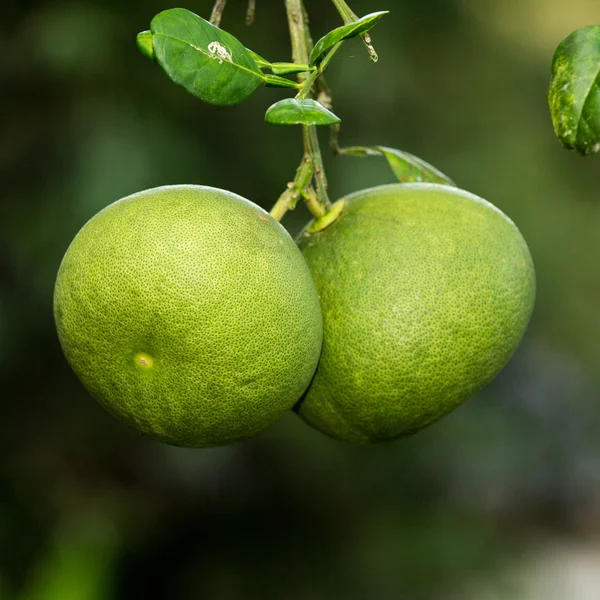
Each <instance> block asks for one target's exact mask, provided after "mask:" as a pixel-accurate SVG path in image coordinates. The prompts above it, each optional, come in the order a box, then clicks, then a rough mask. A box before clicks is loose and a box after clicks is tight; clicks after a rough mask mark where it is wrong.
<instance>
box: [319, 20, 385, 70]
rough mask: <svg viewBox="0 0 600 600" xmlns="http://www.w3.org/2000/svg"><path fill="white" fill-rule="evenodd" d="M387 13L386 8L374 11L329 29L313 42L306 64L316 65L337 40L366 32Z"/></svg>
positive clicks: (340, 40)
mask: <svg viewBox="0 0 600 600" xmlns="http://www.w3.org/2000/svg"><path fill="white" fill-rule="evenodd" d="M388 13H389V11H388V10H382V11H379V12H374V13H371V14H368V15H366V16H364V17H362V18H361V19H359V20H358V21H355V22H354V23H349V24H348V25H342V27H338V28H337V29H334V30H333V31H330V32H329V33H328V34H327V35H326V36H324V37H322V38H321V39H320V40H319V41H318V42H317V43H316V44H315V47H314V48H313V51H312V53H311V55H310V60H309V61H308V64H309V65H310V66H311V67H312V66H314V65H316V64H317V63H318V62H319V59H321V58H322V57H323V55H324V54H325V53H326V52H327V50H329V49H330V48H332V47H333V46H335V45H336V44H338V43H339V42H343V41H344V40H348V39H350V38H353V37H357V36H359V35H362V34H363V33H366V32H367V31H369V30H370V29H372V28H373V27H375V25H377V23H379V21H380V19H381V17H383V15H387V14H388Z"/></svg>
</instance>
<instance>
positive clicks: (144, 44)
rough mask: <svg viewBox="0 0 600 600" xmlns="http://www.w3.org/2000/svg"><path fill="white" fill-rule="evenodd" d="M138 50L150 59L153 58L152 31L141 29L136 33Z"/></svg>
mask: <svg viewBox="0 0 600 600" xmlns="http://www.w3.org/2000/svg"><path fill="white" fill-rule="evenodd" d="M136 42H137V47H138V50H139V51H140V52H141V53H142V54H143V55H144V56H146V57H147V58H149V59H150V60H154V47H153V46H152V32H151V31H142V32H141V33H138V35H137V39H136Z"/></svg>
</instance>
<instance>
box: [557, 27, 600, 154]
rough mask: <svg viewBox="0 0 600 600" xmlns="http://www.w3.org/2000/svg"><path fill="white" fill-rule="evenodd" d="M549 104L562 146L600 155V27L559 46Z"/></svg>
mask: <svg viewBox="0 0 600 600" xmlns="http://www.w3.org/2000/svg"><path fill="white" fill-rule="evenodd" d="M548 102H549V104H550V112H551V114H552V122H553V124H554V131H555V132H556V135H557V137H558V139H559V140H560V141H561V143H562V144H563V146H565V147H566V148H570V149H572V148H574V149H575V150H577V152H579V153H580V154H583V155H586V154H594V153H596V152H598V151H600V25H590V26H588V27H582V28H581V29H577V30H576V31H575V32H573V33H572V34H571V35H570V36H569V37H568V38H566V39H565V40H563V42H562V43H561V44H560V45H559V46H558V48H557V49H556V53H555V54H554V60H553V62H552V79H551V82H550V90H549V92H548Z"/></svg>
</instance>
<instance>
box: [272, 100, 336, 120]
mask: <svg viewBox="0 0 600 600" xmlns="http://www.w3.org/2000/svg"><path fill="white" fill-rule="evenodd" d="M265 120H266V122H267V123H270V124H271V125H335V124H337V123H341V119H340V118H339V117H337V116H336V115H334V114H333V113H332V112H331V111H330V110H328V109H326V108H325V107H324V106H323V105H322V104H319V103H318V102H317V101H316V100H310V99H309V100H296V99H294V98H288V99H286V100H281V101H279V102H276V103H275V104H273V106H271V108H269V110H268V111H267V114H266V115H265Z"/></svg>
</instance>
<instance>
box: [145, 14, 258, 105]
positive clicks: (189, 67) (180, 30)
mask: <svg viewBox="0 0 600 600" xmlns="http://www.w3.org/2000/svg"><path fill="white" fill-rule="evenodd" d="M150 28H151V33H152V46H153V49H154V57H155V60H156V62H158V64H159V65H160V66H161V67H162V69H163V70H164V71H165V73H166V74H167V75H168V76H169V77H170V78H171V79H172V80H173V81H174V82H175V83H177V84H179V85H181V86H183V87H184V88H185V89H186V90H187V91H188V92H189V93H190V94H192V95H194V96H196V97H197V98H200V99H201V100H203V101H204V102H208V103H210V104H218V105H222V106H227V105H231V104H237V103H239V102H242V101H243V100H245V99H246V98H247V97H248V96H250V95H251V94H252V93H253V92H254V91H255V90H256V88H257V87H258V86H260V85H261V84H263V83H265V75H264V74H263V72H262V71H261V70H260V69H259V67H258V66H257V64H256V61H255V60H254V57H253V53H251V52H250V51H249V50H247V49H246V48H245V47H244V46H243V44H242V43H241V42H240V41H239V40H238V39H236V38H235V37H233V36H232V35H231V34H229V33H227V32H226V31H223V30H222V29H219V28H218V27H215V26H214V25H212V24H211V23H209V22H208V21H205V20H204V19H202V18H201V17H199V16H198V15H196V14H194V13H192V12H190V11H189V10H186V9H183V8H173V9H170V10H166V11H164V12H161V13H160V14H158V15H156V17H154V19H153V20H152V23H151V27H150Z"/></svg>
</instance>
